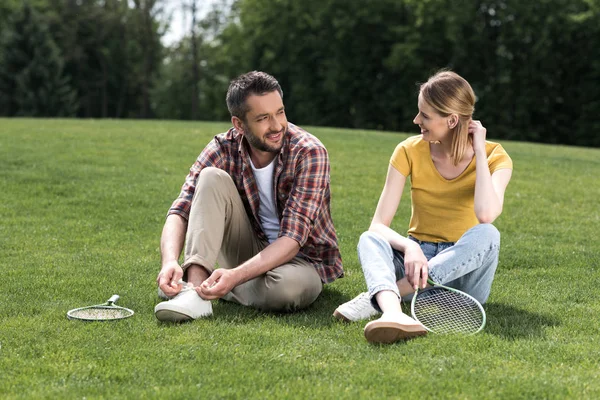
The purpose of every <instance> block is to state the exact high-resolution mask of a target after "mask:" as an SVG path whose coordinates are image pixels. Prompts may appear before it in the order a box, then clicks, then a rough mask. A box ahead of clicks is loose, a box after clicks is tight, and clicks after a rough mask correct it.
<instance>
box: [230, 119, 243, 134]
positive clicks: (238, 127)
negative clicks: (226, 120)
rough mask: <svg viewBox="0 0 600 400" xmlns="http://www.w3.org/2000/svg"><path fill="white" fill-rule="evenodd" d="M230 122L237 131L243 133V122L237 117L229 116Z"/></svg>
mask: <svg viewBox="0 0 600 400" xmlns="http://www.w3.org/2000/svg"><path fill="white" fill-rule="evenodd" d="M231 123H232V124H233V127H234V128H235V130H236V131H238V132H239V133H242V134H243V133H244V122H243V121H242V120H241V119H239V118H238V117H231Z"/></svg>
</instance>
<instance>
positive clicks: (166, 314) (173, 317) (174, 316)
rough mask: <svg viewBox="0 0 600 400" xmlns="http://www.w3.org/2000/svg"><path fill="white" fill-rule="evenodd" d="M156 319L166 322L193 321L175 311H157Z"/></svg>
mask: <svg viewBox="0 0 600 400" xmlns="http://www.w3.org/2000/svg"><path fill="white" fill-rule="evenodd" d="M154 315H155V316H156V319H157V320H159V321H164V322H185V321H191V320H192V319H193V318H192V317H190V316H189V315H187V314H183V313H180V312H177V311H173V310H157V311H155V312H154Z"/></svg>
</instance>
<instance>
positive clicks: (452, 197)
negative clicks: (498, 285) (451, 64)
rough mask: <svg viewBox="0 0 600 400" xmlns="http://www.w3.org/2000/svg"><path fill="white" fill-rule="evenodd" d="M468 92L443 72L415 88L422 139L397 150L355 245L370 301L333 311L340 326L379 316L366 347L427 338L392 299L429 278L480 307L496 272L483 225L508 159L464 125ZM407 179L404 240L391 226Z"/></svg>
mask: <svg viewBox="0 0 600 400" xmlns="http://www.w3.org/2000/svg"><path fill="white" fill-rule="evenodd" d="M474 106H475V94H474V92H473V89H472V88H471V86H470V85H469V83H468V82H467V81H466V80H465V79H463V78H462V77H460V76H459V75H457V74H456V73H454V72H451V71H441V72H438V73H437V74H435V75H434V76H432V77H431V78H429V80H428V81H427V82H426V83H424V84H423V85H421V87H420V91H419V99H418V107H419V113H418V114H417V116H416V117H415V119H414V120H413V122H414V123H415V124H417V125H418V126H419V127H420V128H421V135H419V136H414V137H411V138H408V139H406V140H405V141H403V142H402V143H400V144H399V145H398V146H397V147H396V149H395V151H394V153H393V155H392V158H391V160H390V165H389V168H388V173H387V178H386V181H385V186H384V188H383V192H382V193H381V197H380V198H379V203H378V204H377V209H376V210H375V215H374V217H373V220H372V222H371V226H370V227H369V231H368V232H365V233H363V234H362V235H361V237H360V240H359V243H358V255H359V260H360V263H361V265H362V268H363V272H364V275H365V279H366V282H367V287H368V296H367V295H365V294H361V295H359V296H358V297H357V298H355V299H353V300H351V301H349V302H348V303H345V304H343V305H341V306H340V307H338V309H337V310H336V311H335V313H334V315H335V316H336V317H338V318H340V319H345V320H358V319H363V318H368V317H371V316H372V315H374V314H376V313H377V311H382V312H383V315H382V316H381V317H380V318H379V319H377V320H374V321H371V322H369V323H368V324H367V325H366V326H365V337H366V339H367V341H369V342H372V343H392V342H395V341H398V340H401V339H407V338H411V337H414V336H419V335H424V334H426V332H427V331H426V330H425V328H424V327H423V326H422V325H421V324H420V323H418V322H417V321H415V320H414V319H412V318H411V317H409V316H408V315H406V314H404V313H402V310H401V308H400V299H401V298H402V297H405V296H410V295H411V294H412V293H414V292H415V291H416V290H417V288H425V287H426V286H427V278H428V277H429V278H430V279H431V280H433V281H434V282H437V283H441V284H444V285H446V286H450V287H454V288H457V289H459V290H462V291H464V292H467V293H469V294H470V295H471V296H473V297H475V298H476V299H477V300H479V301H480V302H481V303H484V302H485V301H486V300H487V298H488V296H489V293H490V289H491V285H492V280H493V278H494V273H495V271H496V266H497V264H498V252H499V245H500V234H499V233H498V230H497V229H496V228H495V227H494V226H493V225H491V224H492V222H494V220H495V219H496V218H497V217H498V216H499V215H500V213H501V212H502V204H503V201H504V191H505V189H506V186H507V185H508V182H509V181H510V178H511V174H512V161H511V159H510V157H509V156H508V154H507V153H506V152H505V151H504V149H503V148H502V146H501V145H500V144H497V143H493V142H489V141H486V129H485V128H484V127H483V125H482V124H481V122H479V121H475V120H473V119H472V115H473V111H474V109H475V107H474ZM409 176H410V180H411V201H412V216H411V220H410V226H409V229H408V237H403V236H401V235H400V234H398V233H397V232H395V231H393V230H392V229H391V228H390V224H391V222H392V220H393V218H394V215H395V214H396V210H397V209H398V204H399V203H400V198H401V197H402V191H403V188H404V183H405V182H406V179H407V178H408V177H409Z"/></svg>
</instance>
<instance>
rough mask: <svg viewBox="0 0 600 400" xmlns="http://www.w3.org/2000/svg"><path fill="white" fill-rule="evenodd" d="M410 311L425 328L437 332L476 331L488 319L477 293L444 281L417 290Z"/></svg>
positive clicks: (469, 333)
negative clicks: (471, 292) (473, 293)
mask: <svg viewBox="0 0 600 400" xmlns="http://www.w3.org/2000/svg"><path fill="white" fill-rule="evenodd" d="M410 311H411V314H412V317H413V318H414V319H415V320H417V321H419V322H420V323H421V324H423V326H424V327H425V329H427V330H428V331H430V332H433V333H438V334H466V335H474V334H476V333H477V332H480V331H481V330H482V329H483V328H484V326H485V322H486V315H485V310H484V309H483V306H482V305H481V304H480V303H479V302H478V301H477V300H476V299H475V298H474V297H472V296H470V295H468V294H467V293H464V292H461V291H460V290H456V289H453V288H449V287H446V286H442V285H435V286H432V287H429V288H426V289H423V290H419V291H418V292H417V293H415V295H414V296H413V299H412V302H411V306H410Z"/></svg>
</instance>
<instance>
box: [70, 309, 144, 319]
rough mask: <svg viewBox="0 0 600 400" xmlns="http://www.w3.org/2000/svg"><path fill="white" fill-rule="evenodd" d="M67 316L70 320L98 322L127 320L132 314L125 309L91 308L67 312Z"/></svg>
mask: <svg viewBox="0 0 600 400" xmlns="http://www.w3.org/2000/svg"><path fill="white" fill-rule="evenodd" d="M68 315H69V316H70V317H71V318H77V319H82V320H93V321H99V320H111V319H121V318H127V317H129V316H131V315H133V312H131V311H130V310H128V309H125V308H117V307H110V306H106V307H104V306H92V307H84V308H79V309H76V310H72V311H69V313H68Z"/></svg>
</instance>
